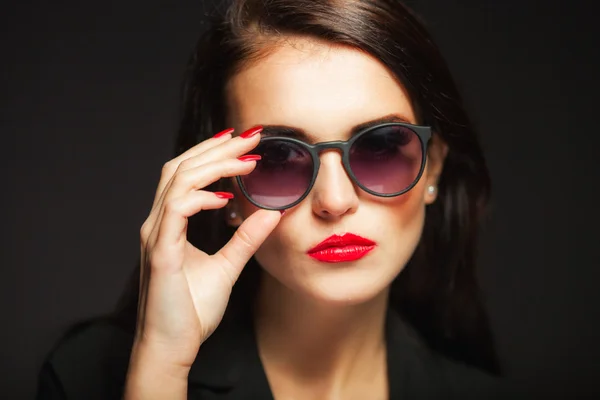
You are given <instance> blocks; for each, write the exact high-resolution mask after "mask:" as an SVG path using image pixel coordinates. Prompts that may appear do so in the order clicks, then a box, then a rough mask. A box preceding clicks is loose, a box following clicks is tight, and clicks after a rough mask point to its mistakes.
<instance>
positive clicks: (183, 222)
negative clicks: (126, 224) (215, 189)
mask: <svg viewBox="0 0 600 400" xmlns="http://www.w3.org/2000/svg"><path fill="white" fill-rule="evenodd" d="M231 197H233V196H230V198H231ZM228 201H229V199H228V198H224V197H222V196H219V193H211V192H205V191H197V192H190V193H187V194H186V195H185V196H182V197H179V198H176V199H173V200H171V201H169V202H168V203H166V204H165V206H164V210H165V211H164V214H163V217H162V219H161V220H159V221H158V223H157V227H158V229H155V232H156V238H153V239H151V241H153V242H154V246H152V245H151V246H152V247H153V252H154V253H155V254H173V253H176V254H183V250H184V247H183V246H185V243H186V241H187V222H188V218H189V217H191V216H192V215H194V214H196V213H198V212H200V211H201V210H214V209H218V208H222V207H224V206H225V205H226V204H227V202H228ZM167 263H169V264H174V265H175V264H176V265H179V266H180V265H181V263H173V262H172V260H160V259H159V260H157V264H159V265H161V264H162V265H165V264H167Z"/></svg>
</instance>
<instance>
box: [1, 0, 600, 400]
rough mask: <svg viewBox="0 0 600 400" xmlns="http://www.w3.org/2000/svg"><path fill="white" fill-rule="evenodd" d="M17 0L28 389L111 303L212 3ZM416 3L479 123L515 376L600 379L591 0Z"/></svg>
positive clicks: (9, 126) (14, 95) (14, 55)
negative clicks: (72, 328) (70, 334)
mask: <svg viewBox="0 0 600 400" xmlns="http://www.w3.org/2000/svg"><path fill="white" fill-rule="evenodd" d="M214 2H215V0H212V1H209V2H207V3H214ZM13 3H14V4H12V5H9V6H8V8H4V9H3V11H2V13H1V16H0V22H1V26H2V31H3V35H2V38H1V42H0V45H1V47H0V49H1V53H0V54H1V58H2V63H1V65H2V67H1V68H2V74H1V77H2V86H1V88H2V89H1V92H0V93H1V96H0V99H1V101H2V104H1V105H2V108H1V110H2V112H1V114H0V132H1V133H2V141H1V142H0V143H1V144H0V149H1V150H0V154H1V155H2V156H3V157H1V163H2V171H3V173H2V181H1V182H0V185H1V186H0V187H1V189H0V190H1V192H0V193H1V196H0V198H1V199H2V202H3V203H5V204H4V205H3V207H1V208H0V210H1V211H0V213H1V214H0V217H1V220H0V221H2V223H1V226H2V230H3V240H2V241H1V243H2V247H3V248H2V251H1V253H0V257H1V259H0V262H1V265H2V266H3V268H2V276H1V277H0V299H1V302H0V315H1V316H2V321H3V324H2V329H0V340H1V343H2V347H1V352H0V366H1V370H2V378H1V380H0V381H1V382H0V384H1V386H0V393H1V394H12V396H10V397H6V398H28V397H31V396H32V395H33V393H34V389H35V383H36V374H37V369H38V368H39V367H40V363H41V361H42V359H43V357H44V356H45V354H46V353H47V352H48V350H49V349H50V347H51V346H52V344H53V343H54V342H55V341H56V340H57V339H58V338H59V336H60V335H61V333H62V332H63V331H64V329H66V328H67V327H68V326H69V325H70V324H71V323H74V322H76V321H78V320H81V319H83V318H87V317H90V316H94V315H98V314H101V313H104V312H107V311H109V310H110V309H111V307H113V305H114V304H115V300H116V298H117V296H118V294H119V293H120V292H121V290H122V289H123V287H124V283H125V279H126V277H127V276H128V274H129V273H130V271H131V269H132V268H133V266H134V263H135V261H136V259H137V257H138V251H139V228H140V227H141V224H142V222H143V221H144V219H145V218H146V216H147V214H148V212H149V208H150V205H151V203H152V198H153V196H154V189H155V186H156V184H157V183H158V178H159V173H160V168H161V166H162V164H163V163H164V162H165V161H167V160H168V159H169V158H171V148H172V142H173V137H174V131H175V128H176V126H177V116H178V110H177V105H178V95H179V87H180V81H181V76H182V71H183V68H184V65H185V63H186V61H187V57H188V53H189V52H190V50H191V48H192V46H193V44H194V43H195V41H196V39H197V37H198V35H199V33H200V32H201V30H202V19H203V18H202V15H203V11H204V8H205V6H204V5H203V2H202V1H177V2H166V1H163V2H159V1H155V0H146V1H139V0H136V1H128V2H116V1H103V2H92V1H87V2H80V1H79V2H77V1H55V2H43V1H20V2H13ZM409 4H411V5H413V7H414V8H415V9H416V10H417V11H419V12H420V13H421V14H422V16H423V17H424V19H425V20H426V21H427V22H428V24H429V26H430V29H431V30H432V32H433V34H434V36H435V37H436V39H437V41H438V43H439V44H440V46H441V48H442V50H443V52H444V54H445V55H446V56H447V59H448V62H449V64H450V66H451V69H452V70H453V71H454V72H455V76H456V79H457V81H458V83H459V85H460V86H461V88H462V89H463V93H464V95H465V99H466V101H467V104H468V108H469V109H470V111H471V113H472V116H473V119H474V120H475V122H476V124H477V126H478V127H479V129H480V131H481V133H482V140H483V144H484V148H485V151H486V154H487V157H488V160H489V167H490V169H491V173H492V177H493V180H494V198H493V214H492V218H491V219H490V221H489V222H488V224H487V225H486V226H485V229H484V237H483V242H482V254H481V278H482V283H483V287H484V290H485V291H486V293H487V296H488V300H489V301H488V304H489V311H490V314H491V318H492V322H493V326H494V328H495V330H496V332H497V342H498V348H499V351H500V354H501V356H502V358H503V359H504V361H505V366H506V369H507V373H508V375H509V376H511V377H513V378H514V379H515V380H517V381H520V382H522V383H524V384H525V385H526V386H527V387H528V388H529V390H537V391H538V392H539V393H542V392H546V393H547V392H549V391H550V390H552V391H553V392H554V393H555V394H561V395H562V394H568V393H573V392H576V393H580V394H600V385H599V384H598V383H597V378H598V376H597V375H598V370H599V369H600V368H599V367H598V365H599V362H600V361H598V360H599V359H600V349H599V346H598V345H597V344H596V340H597V339H596V336H597V335H598V334H599V333H600V330H599V329H598V328H597V327H596V321H597V320H598V317H599V314H600V313H599V311H598V304H599V303H600V302H599V300H600V295H599V293H598V290H597V289H596V288H597V286H598V283H599V281H600V279H599V278H600V273H599V268H598V267H600V262H599V258H598V253H597V251H596V250H597V248H594V246H596V247H597V246H598V245H597V244H596V243H595V242H596V240H595V239H597V238H598V234H597V229H598V226H599V222H600V221H599V217H598V212H597V204H598V200H599V198H598V195H597V194H596V192H597V188H596V185H598V183H600V174H599V170H600V168H599V167H598V166H599V165H598V161H597V158H598V155H597V152H598V144H599V140H598V128H597V126H598V123H597V121H598V114H599V113H600V110H599V109H598V105H599V104H598V101H597V93H598V89H600V88H599V87H598V84H597V82H596V80H597V79H596V78H597V77H596V73H597V71H598V69H599V67H600V65H599V62H598V56H597V54H596V52H597V47H598V42H597V36H598V33H599V32H598V28H597V25H598V24H597V21H596V20H595V18H594V15H595V13H594V10H592V8H591V7H593V5H594V2H591V1H590V2H585V1H563V2H562V3H560V2H552V1H550V2H538V1H534V0H532V1H516V0H511V1H506V0H504V1H497V0H479V1H457V0H453V1H449V0H427V1H410V2H409ZM538 4H539V5H538ZM587 4H590V5H587ZM5 7H6V5H5ZM3 397H4V396H3Z"/></svg>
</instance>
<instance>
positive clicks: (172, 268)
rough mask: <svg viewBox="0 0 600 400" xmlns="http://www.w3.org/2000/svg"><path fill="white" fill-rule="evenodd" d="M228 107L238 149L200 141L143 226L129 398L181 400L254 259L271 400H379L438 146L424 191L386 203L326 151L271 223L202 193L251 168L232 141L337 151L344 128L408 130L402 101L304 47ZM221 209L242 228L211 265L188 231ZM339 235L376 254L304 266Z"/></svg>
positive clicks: (249, 78) (166, 175) (361, 72)
mask: <svg viewBox="0 0 600 400" xmlns="http://www.w3.org/2000/svg"><path fill="white" fill-rule="evenodd" d="M227 93H228V96H229V111H230V113H229V116H228V120H229V121H228V122H229V125H230V126H232V127H233V128H235V134H234V136H235V137H231V135H229V134H227V135H224V136H222V137H219V138H216V139H215V138H212V139H208V140H206V141H205V142H202V143H200V144H199V145H197V146H196V147H194V148H193V149H190V150H189V151H187V152H186V153H184V154H183V155H181V156H180V157H178V158H176V159H174V160H172V161H170V162H168V163H167V164H166V165H165V167H164V169H163V174H162V176H161V180H160V183H159V185H158V189H157V192H156V199H155V202H154V206H153V208H152V211H151V213H150V215H149V217H148V219H147V220H146V222H145V223H144V225H143V226H142V229H141V253H142V260H143V266H144V267H145V268H142V287H141V296H140V307H141V312H140V317H139V321H138V334H137V335H136V340H135V343H134V350H133V352H132V356H131V362H130V369H129V373H128V380H127V385H126V397H125V398H126V399H154V398H160V399H163V398H169V399H185V398H186V396H187V374H188V372H189V369H190V367H191V364H192V363H193V362H194V359H195V357H196V354H197V352H198V350H199V347H200V346H201V345H202V343H203V341H204V340H206V339H207V338H208V336H209V335H210V334H211V333H212V332H213V331H214V330H215V329H216V327H217V326H218V324H219V323H220V321H221V318H222V316H223V313H224V311H225V308H226V305H227V302H228V299H229V296H230V294H231V290H232V286H233V284H234V282H235V280H236V279H237V277H238V276H239V274H240V272H241V270H242V269H243V267H244V265H245V264H246V262H247V261H248V260H249V259H250V257H251V256H252V255H255V256H256V259H257V260H258V262H259V263H260V265H261V266H262V268H263V271H264V273H263V274H262V281H261V286H260V289H259V293H258V302H257V304H256V327H257V328H256V329H257V340H258V347H259V353H260V357H261V361H262V363H263V365H264V368H265V371H266V374H267V377H268V379H269V385H270V387H271V389H272V391H273V394H274V396H275V398H276V399H278V400H282V399H298V398H300V399H316V398H318V399H345V400H348V399H365V398H369V399H386V398H387V395H388V394H387V386H388V384H387V376H386V371H387V370H386V367H387V365H386V359H385V338H384V323H385V314H386V309H387V296H388V292H389V285H390V284H391V282H392V281H393V279H395V277H396V276H397V275H398V274H399V273H400V272H401V271H402V269H403V268H404V266H405V265H406V262H407V261H408V260H409V259H410V257H411V255H412V253H413V251H414V249H415V247H416V245H417V243H418V241H419V239H420V235H421V232H422V228H423V224H424V218H425V207H426V206H427V205H428V204H431V203H432V202H433V201H435V197H436V196H435V193H433V194H432V193H429V192H428V191H427V186H428V185H436V184H437V180H438V177H439V175H440V173H441V169H442V166H443V160H444V158H445V155H446V151H447V148H446V146H445V145H444V144H443V143H442V142H441V141H440V140H439V138H438V137H437V136H434V138H433V139H432V142H431V145H430V148H429V149H428V159H427V164H426V169H425V172H424V174H423V177H422V178H421V180H420V181H419V183H418V184H417V185H416V186H415V187H414V188H413V189H412V190H411V191H409V192H407V193H406V194H404V195H402V196H398V197H395V198H380V197H376V196H372V195H369V194H367V193H366V192H364V191H362V190H360V189H359V188H358V187H356V186H355V185H354V184H353V183H352V181H351V180H350V178H349V177H348V176H347V175H346V173H345V171H344V170H343V167H342V163H341V157H340V154H339V153H338V152H336V151H333V150H332V151H326V152H324V153H323V154H321V169H320V172H319V176H318V177H317V181H316V183H315V186H314V188H313V190H312V191H311V193H310V194H309V195H308V196H307V198H306V199H305V200H303V201H302V202H301V203H300V204H298V205H297V206H295V207H294V208H292V209H289V210H288V211H287V212H286V214H285V215H284V216H283V217H281V214H280V213H279V212H278V211H266V210H260V209H257V208H256V207H254V206H252V204H251V203H249V202H248V201H247V200H246V199H245V198H243V196H242V195H241V194H240V193H239V191H236V193H235V194H236V196H235V198H234V199H233V200H230V201H228V200H226V199H219V198H218V197H217V196H215V194H213V193H208V192H206V191H203V190H202V189H203V188H204V187H206V185H208V184H210V183H212V182H214V181H216V180H218V179H220V178H229V179H231V177H233V176H235V175H238V174H247V173H249V172H250V171H251V170H252V168H254V166H256V161H246V162H244V161H239V160H237V157H239V156H241V155H242V154H246V153H249V152H251V150H252V149H253V148H254V147H255V146H256V145H257V144H258V142H259V136H260V135H255V136H253V137H251V138H241V137H238V134H239V133H240V132H242V131H244V130H246V129H249V128H251V127H253V126H257V125H261V124H265V125H266V124H270V125H287V126H292V127H296V128H300V129H303V130H304V131H305V132H307V134H308V135H309V136H310V141H313V142H321V141H328V140H345V139H348V137H349V136H348V135H349V132H350V130H351V129H352V127H353V126H354V125H356V124H360V123H364V122H366V121H369V120H372V119H377V118H381V117H383V116H387V115H390V114H398V115H401V116H403V117H405V118H406V119H407V120H408V121H409V122H411V123H417V120H416V116H415V114H414V112H413V109H412V105H411V101H410V99H409V98H408V96H407V94H406V92H405V90H404V88H403V87H402V85H401V84H399V82H398V81H397V80H396V79H395V78H394V76H393V75H392V74H391V73H390V71H389V70H388V69H386V68H385V67H384V66H383V65H382V64H381V63H380V62H379V61H378V60H376V59H375V58H373V57H371V56H369V55H367V54H365V53H362V52H359V51H356V50H353V49H349V48H344V47H339V46H338V47H334V46H331V45H329V44H327V43H323V42H319V41H316V40H310V39H306V38H289V40H287V41H285V42H284V41H281V42H279V43H278V44H277V45H276V47H274V48H273V51H272V52H270V53H269V55H268V56H266V58H264V59H261V60H259V61H258V62H256V63H255V64H252V65H249V66H246V68H244V69H243V70H242V71H240V72H239V73H238V74H237V75H236V76H235V77H233V78H232V79H231V81H230V82H229V85H228V87H227ZM258 162H260V161H258ZM232 180H233V179H232ZM233 181H234V180H233ZM234 183H235V181H234ZM238 190H239V189H238ZM220 207H227V208H229V209H232V210H235V211H236V212H237V214H238V215H239V218H237V219H234V220H228V223H229V224H231V225H233V226H239V228H238V230H237V232H236V234H235V235H234V236H233V238H232V239H231V241H230V242H229V243H228V244H227V245H226V246H225V247H224V248H223V249H221V250H220V251H219V252H218V253H216V254H215V255H208V254H205V253H203V252H201V251H199V250H198V249H196V248H194V247H193V246H191V244H190V243H188V242H187V240H186V222H187V218H188V217H189V216H191V215H193V214H195V213H197V212H201V211H202V210H208V209H217V208H220ZM226 214H229V213H226ZM343 232H352V233H356V234H359V235H361V236H365V237H368V238H370V239H372V240H375V241H376V242H377V248H376V249H375V250H373V251H372V252H371V253H369V255H367V256H366V257H364V258H363V259H361V260H358V261H356V262H352V263H345V264H346V265H341V264H339V265H331V264H327V263H320V262H318V261H316V260H313V259H311V258H310V257H309V256H308V255H307V254H306V251H307V250H308V249H309V248H311V247H312V246H314V245H315V244H316V243H318V242H320V241H321V240H323V239H325V238H326V237H328V236H329V235H331V234H333V233H343ZM149 276H151V277H152V279H148V277H149Z"/></svg>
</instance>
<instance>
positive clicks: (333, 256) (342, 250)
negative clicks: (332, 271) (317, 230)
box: [307, 233, 376, 263]
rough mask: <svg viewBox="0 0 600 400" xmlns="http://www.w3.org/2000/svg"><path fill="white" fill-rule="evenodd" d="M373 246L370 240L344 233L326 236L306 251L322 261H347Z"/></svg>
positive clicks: (358, 256)
mask: <svg viewBox="0 0 600 400" xmlns="http://www.w3.org/2000/svg"><path fill="white" fill-rule="evenodd" d="M375 246H376V243H375V242H374V241H372V240H369V239H366V238H364V237H361V236H358V235H355V234H352V233H346V234H344V235H341V236H340V235H332V236H330V237H328V238H327V239H325V240H323V241H322V242H321V243H319V244H318V245H316V246H315V247H313V248H312V249H310V250H309V251H308V252H307V253H308V255H309V256H311V257H312V258H315V259H317V260H319V261H323V262H331V263H336V262H347V261H355V260H358V259H360V258H362V257H364V256H366V255H367V253H369V252H370V251H371V250H373V249H374V248H375Z"/></svg>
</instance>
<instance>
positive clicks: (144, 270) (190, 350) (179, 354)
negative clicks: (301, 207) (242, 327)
mask: <svg viewBox="0 0 600 400" xmlns="http://www.w3.org/2000/svg"><path fill="white" fill-rule="evenodd" d="M252 132H255V134H254V135H251V133H252ZM245 133H246V134H242V135H241V136H240V137H236V138H232V137H231V133H230V132H227V133H225V134H223V135H221V136H219V137H213V138H211V139H208V140H205V141H204V142H202V143H200V144H198V145H196V146H195V147H193V148H191V149H190V150H188V151H187V152H185V153H184V154H182V155H181V156H179V157H177V158H175V159H173V160H171V161H169V162H167V163H166V164H165V166H164V167H163V171H162V176H161V179H160V183H159V184H158V188H157V191H156V197H155V200H154V204H153V206H152V211H151V212H150V215H149V216H148V218H147V219H146V221H145V222H144V224H143V225H142V228H141V231H140V236H141V262H142V264H141V271H140V273H141V279H140V282H141V284H140V298H139V312H138V321H137V331H136V338H135V342H134V349H133V352H132V365H134V364H135V362H134V359H135V358H136V356H137V355H140V356H141V357H142V358H143V359H148V360H149V359H160V360H161V362H162V363H165V364H168V365H169V366H172V367H174V368H180V369H181V370H183V371H185V370H186V368H187V369H189V367H191V365H192V363H193V362H194V359H195V358H196V354H197V352H198V350H199V347H200V345H201V344H202V342H203V341H204V340H206V339H207V338H208V337H209V336H210V335H211V334H212V332H213V331H214V330H215V329H216V328H217V326H218V325H219V323H220V322H221V319H222V317H223V314H224V312H225V308H226V306H227V303H228V301H229V296H230V294H231V290H232V287H233V285H234V283H235V282H236V280H237V278H238V276H239V275H240V272H241V271H242V269H243V267H244V265H245V264H246V262H247V261H248V260H249V259H250V258H251V257H252V255H253V254H254V253H255V252H256V250H257V249H258V247H259V246H260V245H261V244H262V243H263V241H264V240H265V239H266V238H267V236H268V235H269V234H270V233H271V231H272V230H273V229H274V228H275V226H276V225H277V223H278V222H279V220H280V218H281V214H280V213H279V212H278V211H267V210H258V211H257V212H255V213H254V214H252V215H251V216H250V217H248V218H247V219H246V220H245V221H244V222H243V223H242V224H241V226H240V227H239V228H238V229H237V231H236V232H235V234H234V235H233V237H232V238H231V240H230V241H229V242H228V243H227V244H226V245H225V246H224V247H223V248H222V249H221V250H219V251H218V252H217V253H216V254H214V255H210V254H206V253H204V252H202V251H200V250H199V249H197V248H196V247H194V246H193V245H192V244H191V243H190V242H188V240H187V219H188V217H190V216H192V215H194V214H196V213H198V212H201V211H202V210H212V209H218V208H222V207H224V206H225V205H226V204H227V202H228V197H229V196H228V194H224V195H222V194H219V193H212V192H208V191H205V190H203V188H204V187H206V186H207V185H209V184H211V183H213V182H216V181H217V180H219V179H220V178H225V177H232V176H236V175H244V174H248V173H250V172H251V171H252V170H253V169H254V168H255V166H256V161H241V160H239V159H238V157H240V156H241V155H243V154H245V153H248V152H249V151H250V150H251V149H253V148H254V147H256V145H257V144H258V143H259V140H260V135H259V133H260V128H256V129H253V130H250V131H247V132H245ZM244 136H246V137H244ZM206 228H207V229H210V227H206ZM149 354H152V355H149ZM136 365H137V364H136ZM136 368H139V365H137V366H136ZM131 370H132V367H131V366H130V373H131Z"/></svg>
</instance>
